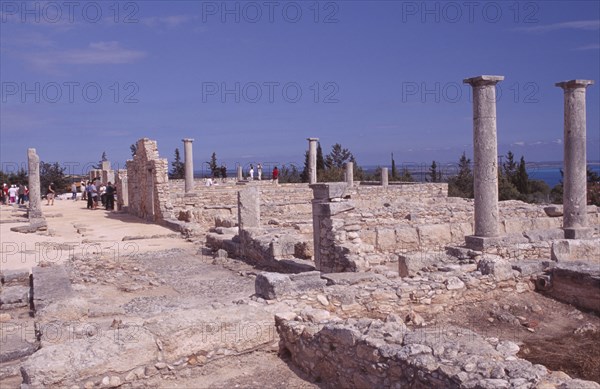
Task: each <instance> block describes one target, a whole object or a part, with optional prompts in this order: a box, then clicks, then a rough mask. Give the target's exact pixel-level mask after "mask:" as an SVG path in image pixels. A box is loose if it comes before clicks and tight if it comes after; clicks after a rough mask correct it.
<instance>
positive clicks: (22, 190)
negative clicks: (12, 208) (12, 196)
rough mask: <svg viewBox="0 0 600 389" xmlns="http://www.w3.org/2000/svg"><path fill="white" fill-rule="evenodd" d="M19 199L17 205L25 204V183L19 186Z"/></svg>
mask: <svg viewBox="0 0 600 389" xmlns="http://www.w3.org/2000/svg"><path fill="white" fill-rule="evenodd" d="M18 194H19V199H18V200H17V204H25V185H23V183H20V184H19V192H18Z"/></svg>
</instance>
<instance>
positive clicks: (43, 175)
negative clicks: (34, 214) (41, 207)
mask: <svg viewBox="0 0 600 389" xmlns="http://www.w3.org/2000/svg"><path fill="white" fill-rule="evenodd" d="M50 183H54V187H55V188H56V192H57V193H62V192H64V191H70V190H71V189H70V184H69V180H68V179H67V178H66V177H65V168H64V167H61V166H60V165H59V164H58V162H54V163H53V164H52V163H48V162H44V161H40V191H41V193H42V194H46V193H47V192H48V186H50Z"/></svg>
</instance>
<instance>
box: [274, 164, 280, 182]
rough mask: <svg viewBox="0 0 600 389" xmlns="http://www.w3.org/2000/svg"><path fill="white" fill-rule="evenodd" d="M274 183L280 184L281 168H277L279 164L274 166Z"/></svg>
mask: <svg viewBox="0 0 600 389" xmlns="http://www.w3.org/2000/svg"><path fill="white" fill-rule="evenodd" d="M273 183H274V184H279V169H277V166H275V167H274V168H273Z"/></svg>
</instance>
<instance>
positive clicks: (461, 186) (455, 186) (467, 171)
mask: <svg viewBox="0 0 600 389" xmlns="http://www.w3.org/2000/svg"><path fill="white" fill-rule="evenodd" d="M448 196H451V197H465V198H471V199H472V198H473V197H474V193H473V172H472V170H471V160H470V159H469V158H467V155H466V154H465V152H464V151H463V153H462V155H461V157H460V159H459V161H458V174H457V175H456V176H454V177H450V178H449V179H448Z"/></svg>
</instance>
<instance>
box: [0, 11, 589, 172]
mask: <svg viewBox="0 0 600 389" xmlns="http://www.w3.org/2000/svg"><path fill="white" fill-rule="evenodd" d="M0 4H1V10H0V11H1V14H0V17H1V24H0V50H1V51H0V54H1V60H0V66H1V67H0V76H1V86H2V106H1V111H0V114H1V115H0V136H1V139H0V140H1V146H0V160H1V162H2V168H3V169H4V170H5V171H6V170H10V169H11V166H12V165H11V164H14V163H17V164H19V163H22V162H24V161H25V159H26V151H27V148H28V147H35V148H36V149H37V151H38V154H40V157H41V159H42V160H44V161H58V162H61V163H71V164H73V163H75V164H79V165H80V166H85V165H86V164H89V163H90V162H96V161H98V160H99V159H100V155H101V154H102V152H103V151H106V153H107V156H108V158H109V159H110V160H112V161H113V163H114V164H115V165H117V166H118V167H123V163H124V161H125V160H126V159H128V158H130V151H129V145H130V144H132V143H134V142H135V141H136V140H137V139H139V138H142V137H148V138H151V139H155V140H157V141H158V146H159V152H160V154H161V156H163V157H166V158H169V160H172V158H173V154H174V150H175V148H176V147H178V148H179V149H180V150H181V151H182V149H183V144H182V142H181V139H182V138H186V137H190V138H194V139H195V142H194V160H195V165H196V166H198V165H199V164H201V163H202V162H204V161H208V160H209V158H210V154H211V153H212V152H213V151H214V152H216V153H217V157H218V159H219V162H225V163H227V165H228V166H230V167H232V166H234V165H235V164H236V163H242V164H247V163H249V162H261V161H262V162H277V163H286V162H302V161H303V155H304V151H305V150H306V148H307V141H306V138H307V137H319V138H320V139H321V144H322V146H323V150H324V151H325V152H328V150H329V149H330V148H331V145H333V144H334V143H336V142H339V143H341V144H342V145H343V146H344V147H347V148H349V149H350V150H351V151H352V152H353V153H354V155H355V157H356V159H357V161H358V163H359V164H361V165H377V164H389V161H390V153H392V152H393V153H394V156H395V159H396V162H397V163H402V162H430V161H431V160H433V159H435V160H438V161H443V162H446V161H448V162H451V161H456V160H458V157H459V156H460V154H461V153H462V152H463V151H466V152H467V155H469V156H472V106H471V100H470V96H471V94H470V87H469V86H468V85H464V84H463V83H462V80H463V79H464V78H468V77H472V76H476V75H481V74H490V75H503V76H505V80H504V81H503V82H501V83H500V84H499V87H498V88H499V89H498V92H499V93H500V96H499V99H498V105H497V110H498V144H499V153H500V154H505V153H506V152H507V151H508V150H512V151H513V152H514V153H515V154H516V156H517V158H518V157H520V156H521V155H524V156H525V158H526V160H527V161H528V162H530V161H549V160H552V161H556V160H558V161H560V160H562V155H563V144H562V138H563V93H562V90H561V89H560V88H557V87H555V86H554V84H555V83H556V82H559V81H563V80H570V79H575V78H578V79H592V80H595V82H596V84H595V85H593V86H591V87H589V88H588V92H587V98H588V100H587V131H588V132H587V142H588V149H587V150H588V159H589V160H598V159H600V119H599V107H600V102H599V100H600V97H599V96H600V93H599V92H600V2H598V1H523V2H515V1H507V2H504V1H476V2H468V1H465V2H463V1H459V2H444V1H441V2H437V1H431V2H422V1H414V2H413V1H368V2H367V1H321V2H314V1H257V2H237V1H230V2H221V1H216V2H213V1H121V2H117V1H97V2H85V1H72V2H66V1H65V2H61V1H57V2H42V1H30V2H22V1H4V0H2V1H1V2H0Z"/></svg>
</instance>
